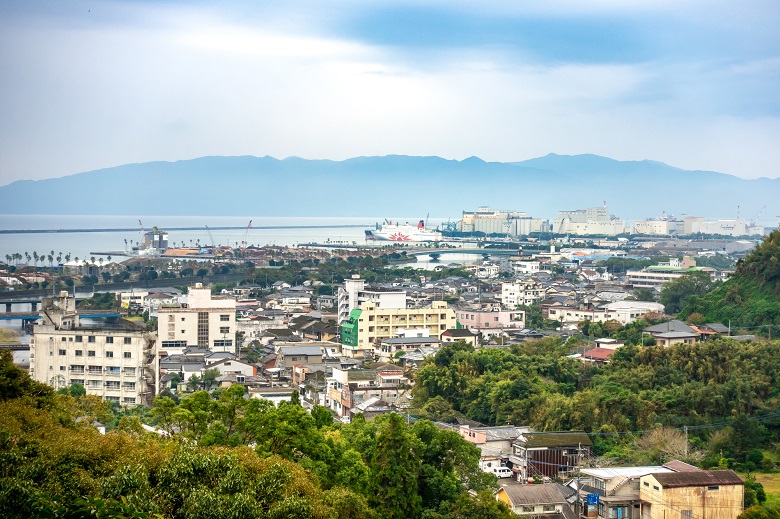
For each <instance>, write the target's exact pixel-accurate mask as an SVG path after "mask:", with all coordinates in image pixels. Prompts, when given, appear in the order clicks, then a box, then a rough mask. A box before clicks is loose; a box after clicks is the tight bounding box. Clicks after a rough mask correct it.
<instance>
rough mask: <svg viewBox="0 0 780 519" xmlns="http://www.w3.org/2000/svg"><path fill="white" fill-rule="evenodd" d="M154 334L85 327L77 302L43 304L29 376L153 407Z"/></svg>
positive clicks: (132, 328) (65, 296)
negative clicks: (73, 385)
mask: <svg viewBox="0 0 780 519" xmlns="http://www.w3.org/2000/svg"><path fill="white" fill-rule="evenodd" d="M155 339H156V337H155V334H154V333H150V332H146V331H144V330H143V329H139V328H137V327H135V326H134V325H129V324H125V325H122V324H118V323H110V322H105V323H101V324H98V325H95V324H90V325H86V324H82V322H81V318H80V316H79V315H78V313H77V311H76V300H75V299H74V298H73V297H70V296H68V293H67V292H62V293H61V294H60V297H51V298H44V299H43V300H42V301H41V323H40V324H37V325H35V326H34V327H33V336H32V338H31V339H30V377H31V378H33V379H34V380H37V381H38V382H43V383H45V384H49V385H50V386H52V387H54V388H55V389H59V388H62V387H68V386H70V385H72V384H80V385H82V386H84V388H85V389H86V390H87V394H90V395H97V396H99V397H101V398H102V399H103V400H106V401H108V402H112V403H117V404H122V405H137V404H144V405H150V404H151V400H152V398H153V393H154V387H155V386H154V380H153V378H152V377H153V367H154V363H153V360H154V351H153V348H154V343H155Z"/></svg>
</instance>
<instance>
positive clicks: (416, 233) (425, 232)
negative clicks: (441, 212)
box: [366, 224, 441, 242]
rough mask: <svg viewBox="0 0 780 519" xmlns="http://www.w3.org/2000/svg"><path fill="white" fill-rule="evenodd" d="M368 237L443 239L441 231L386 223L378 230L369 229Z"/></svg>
mask: <svg viewBox="0 0 780 519" xmlns="http://www.w3.org/2000/svg"><path fill="white" fill-rule="evenodd" d="M366 239H367V240H376V241H393V242H436V241H440V240H441V233H440V232H438V231H432V230H430V229H425V228H421V227H419V226H418V227H415V226H413V225H396V224H385V225H382V226H381V227H379V228H378V229H376V230H367V231H366Z"/></svg>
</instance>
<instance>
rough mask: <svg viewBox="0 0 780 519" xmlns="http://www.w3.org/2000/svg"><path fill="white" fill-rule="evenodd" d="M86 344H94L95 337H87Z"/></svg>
mask: <svg viewBox="0 0 780 519" xmlns="http://www.w3.org/2000/svg"><path fill="white" fill-rule="evenodd" d="M87 342H95V336H94V335H90V336H89V337H87Z"/></svg>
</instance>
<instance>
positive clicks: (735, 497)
mask: <svg viewBox="0 0 780 519" xmlns="http://www.w3.org/2000/svg"><path fill="white" fill-rule="evenodd" d="M640 481H641V487H640V491H639V498H640V500H641V502H642V504H643V507H642V508H643V509H642V516H641V517H642V519H668V518H670V517H680V518H682V519H735V518H736V517H737V516H738V515H739V514H741V513H742V508H743V506H742V505H743V503H744V492H745V484H744V482H743V481H742V479H741V478H740V477H739V475H738V474H737V473H736V472H734V471H732V470H697V471H686V472H671V473H669V472H666V473H654V474H648V475H646V476H643V477H642V478H641V479H640ZM610 517H611V516H610ZM624 517H625V516H624ZM626 519H633V517H632V518H626Z"/></svg>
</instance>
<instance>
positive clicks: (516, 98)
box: [0, 0, 780, 185]
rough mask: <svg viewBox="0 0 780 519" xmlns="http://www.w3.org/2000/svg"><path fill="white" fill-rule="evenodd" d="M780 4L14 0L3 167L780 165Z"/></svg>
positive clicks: (3, 64)
mask: <svg viewBox="0 0 780 519" xmlns="http://www.w3.org/2000/svg"><path fill="white" fill-rule="evenodd" d="M777 27H780V4H778V3H777V2H775V1H750V0H748V1H744V2H739V3H737V2H724V1H713V0H709V1H703V0H701V1H700V0H692V1H686V0H674V1H672V0H646V1H645V0H633V1H632V0H594V1H589V2H583V1H581V0H549V1H545V2H521V1H504V2H498V1H489V0H488V1H483V2H480V3H476V2H465V1H457V0H455V1H428V2H425V1H401V2H392V3H391V2H376V1H370V0H360V1H358V0H354V1H347V0H345V1H340V2H328V1H301V2H262V1H259V2H254V1H253V2H235V1H234V2H220V3H219V5H216V4H215V3H211V2H175V1H172V2H160V1H154V2H152V1H148V2H140V1H133V2H129V1H128V2H125V1H99V2H98V1H60V2H48V1H35V0H31V1H26V2H0V49H1V50H2V52H0V71H2V73H0V185H4V184H7V183H10V182H12V181H14V180H18V179H37V178H49V177H57V176H63V175H67V174H72V173H78V172H81V171H87V170H92V169H98V168H102V167H110V166H114V165H120V164H125V163H131V162H145V161H151V160H180V159H188V158H193V157H199V156H204V155H260V156H262V155H272V156H275V157H278V158H284V157H287V156H300V157H304V158H329V159H337V160H338V159H345V158H349V157H354V156H359V155H386V154H409V155H439V156H442V157H446V158H451V159H463V158H466V157H469V156H473V155H476V156H479V157H481V158H483V159H485V160H494V161H517V160H523V159H527V158H532V157H536V156H540V155H545V154H547V153H551V152H553V153H559V154H577V153H595V154H599V155H604V156H608V157H612V158H616V159H620V160H641V159H652V160H658V161H662V162H666V163H668V164H671V165H674V166H678V167H681V168H686V169H708V170H715V171H721V172H725V173H730V174H734V175H737V176H741V177H745V178H755V177H760V176H766V177H778V176H780V167H779V166H778V164H780V144H779V143H780V36H778V33H777Z"/></svg>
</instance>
